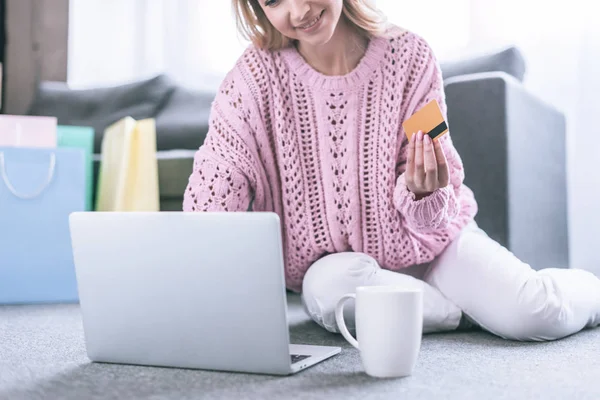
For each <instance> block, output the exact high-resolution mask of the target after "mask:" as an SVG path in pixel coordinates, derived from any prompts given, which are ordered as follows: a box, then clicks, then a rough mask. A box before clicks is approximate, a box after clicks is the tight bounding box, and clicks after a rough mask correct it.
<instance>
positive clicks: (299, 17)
mask: <svg viewBox="0 0 600 400" xmlns="http://www.w3.org/2000/svg"><path fill="white" fill-rule="evenodd" d="M290 3H291V7H290V17H291V20H292V23H293V24H294V25H295V26H297V25H300V24H301V23H302V22H305V21H304V19H305V18H306V16H307V15H309V13H310V4H308V1H306V0H292V1H291V2H290Z"/></svg>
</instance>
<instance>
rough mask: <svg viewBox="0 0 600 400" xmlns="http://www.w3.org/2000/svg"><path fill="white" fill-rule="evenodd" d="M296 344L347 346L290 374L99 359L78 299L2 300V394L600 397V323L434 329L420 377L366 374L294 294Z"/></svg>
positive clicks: (14, 398)
mask: <svg viewBox="0 0 600 400" xmlns="http://www.w3.org/2000/svg"><path fill="white" fill-rule="evenodd" d="M289 301H290V326H291V337H292V340H293V342H297V343H306V344H326V345H338V346H342V348H343V349H342V353H341V354H340V355H338V356H336V357H334V358H332V359H329V360H327V361H325V362H324V363H321V364H318V365H316V366H314V367H312V368H309V369H307V370H305V371H303V372H300V373H299V374H296V375H292V376H289V377H273V376H263V375H252V374H236V373H224V372H209V371H195V370H181V369H169V368H155V367H138V366H123V365H110V364H95V363H90V362H89V360H88V359H87V357H86V354H85V348H84V342H83V332H82V326H81V319H80V314H79V308H78V307H77V306H75V305H59V306H13V307H0V399H2V400H4V399H7V400H8V399H10V400H19V399H27V400H35V399H77V400H79V399H181V400H185V399H204V398H206V399H228V398H232V399H234V398H235V399H288V398H289V399H299V400H301V399H321V398H333V399H337V398H339V399H361V400H362V399H438V400H439V399H461V400H466V399H485V400H491V399H511V400H514V399H545V400H549V399H594V400H597V399H599V398H600V329H595V330H587V331H583V332H581V333H579V334H577V335H574V336H571V337H569V338H566V339H563V340H560V341H556V342H552V343H517V342H509V341H504V340H501V339H497V338H495V337H493V336H492V335H489V334H487V333H484V332H480V331H474V332H462V333H447V334H435V335H425V337H424V339H423V344H422V349H421V354H420V357H419V361H418V364H417V367H416V371H415V373H414V375H413V376H411V377H408V378H401V379H385V380H380V379H375V378H370V377H368V376H367V375H365V374H364V372H363V370H362V365H361V363H360V359H359V356H358V351H357V350H355V349H354V348H353V347H351V346H350V345H349V344H346V342H345V341H344V339H343V338H342V337H341V336H339V335H335V334H331V333H328V332H326V331H324V330H323V329H321V328H320V327H318V326H317V325H316V324H314V323H313V322H312V321H310V320H309V319H308V317H307V316H306V315H305V314H304V311H303V310H302V308H301V306H300V304H299V301H298V297H296V296H291V297H290V299H289Z"/></svg>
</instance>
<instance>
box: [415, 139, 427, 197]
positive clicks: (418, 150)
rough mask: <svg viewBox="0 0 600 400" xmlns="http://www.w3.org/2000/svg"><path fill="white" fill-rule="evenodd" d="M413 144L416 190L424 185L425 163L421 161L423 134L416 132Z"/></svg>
mask: <svg viewBox="0 0 600 400" xmlns="http://www.w3.org/2000/svg"><path fill="white" fill-rule="evenodd" d="M416 136H417V139H416V143H415V171H414V174H413V179H414V182H415V185H416V186H417V187H418V188H423V187H424V185H425V164H424V163H425V161H424V159H423V132H422V131H419V132H417V135H416Z"/></svg>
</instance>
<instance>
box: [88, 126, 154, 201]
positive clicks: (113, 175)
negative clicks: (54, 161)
mask: <svg viewBox="0 0 600 400" xmlns="http://www.w3.org/2000/svg"><path fill="white" fill-rule="evenodd" d="M101 151H102V159H101V162H100V171H99V175H98V194H97V197H96V211H159V209H160V205H159V189H158V164H157V160H156V125H155V120H154V119H153V118H149V119H143V120H140V121H136V120H134V119H133V118H131V117H125V118H123V119H121V120H119V121H117V122H115V123H114V124H112V125H111V126H109V127H108V128H106V130H105V131H104V137H103V139H102V149H101Z"/></svg>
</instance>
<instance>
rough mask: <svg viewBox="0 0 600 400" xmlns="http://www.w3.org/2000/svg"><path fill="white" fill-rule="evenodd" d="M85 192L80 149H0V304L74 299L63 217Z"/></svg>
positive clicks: (82, 201)
mask: <svg viewBox="0 0 600 400" xmlns="http://www.w3.org/2000/svg"><path fill="white" fill-rule="evenodd" d="M85 193H86V188H85V168H84V152H83V150H81V149H38V148H17V147H3V148H0V303H2V304H17V303H21V304H23V303H63V302H69V303H71V302H77V301H78V293H77V284H76V275H75V267H74V263H73V252H72V248H71V238H70V231H69V214H71V213H72V212H75V211H83V210H84V208H85Z"/></svg>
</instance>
